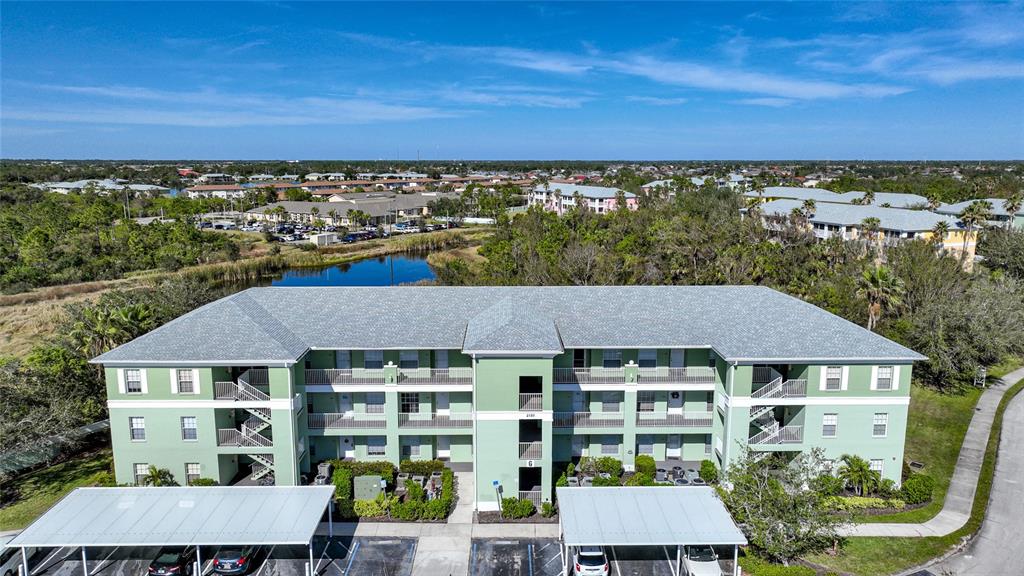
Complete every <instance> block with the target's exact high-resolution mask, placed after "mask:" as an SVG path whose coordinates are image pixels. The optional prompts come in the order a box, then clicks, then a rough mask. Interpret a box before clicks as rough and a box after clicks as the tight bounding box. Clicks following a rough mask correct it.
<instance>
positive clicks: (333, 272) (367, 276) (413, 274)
mask: <svg viewBox="0 0 1024 576" xmlns="http://www.w3.org/2000/svg"><path fill="white" fill-rule="evenodd" d="M434 278H435V276H434V271H433V270H431V269H430V266H429V265H428V264H427V258H426V256H416V255H409V254H402V255H397V256H382V257H380V258H367V259H366V260H359V261H357V262H352V263H349V264H338V265H336V266H327V267H325V268H301V269H295V270H288V271H287V272H285V273H284V274H282V275H281V277H280V278H275V279H274V280H273V281H272V282H271V285H272V286H397V285H399V284H410V283H413V282H419V281H420V280H433V279H434Z"/></svg>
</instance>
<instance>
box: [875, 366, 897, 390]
mask: <svg viewBox="0 0 1024 576" xmlns="http://www.w3.org/2000/svg"><path fill="white" fill-rule="evenodd" d="M893 372H894V370H893V367H892V366H879V367H878V379H877V380H876V381H875V389H876V390H892V377H893Z"/></svg>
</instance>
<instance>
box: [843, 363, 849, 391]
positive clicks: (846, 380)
mask: <svg viewBox="0 0 1024 576" xmlns="http://www.w3.org/2000/svg"><path fill="white" fill-rule="evenodd" d="M849 384H850V367H849V366H843V386H842V389H843V390H846V389H847V388H848V387H849Z"/></svg>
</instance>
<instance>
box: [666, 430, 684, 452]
mask: <svg viewBox="0 0 1024 576" xmlns="http://www.w3.org/2000/svg"><path fill="white" fill-rule="evenodd" d="M682 446H683V440H682V436H680V435H679V434H669V436H668V444H667V445H666V447H665V457H667V458H682V456H683V450H682Z"/></svg>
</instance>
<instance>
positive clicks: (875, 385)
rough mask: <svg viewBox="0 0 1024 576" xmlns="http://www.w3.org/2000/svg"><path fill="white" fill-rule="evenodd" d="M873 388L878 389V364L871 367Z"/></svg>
mask: <svg viewBox="0 0 1024 576" xmlns="http://www.w3.org/2000/svg"><path fill="white" fill-rule="evenodd" d="M871 389H872V390H878V366H872V367H871Z"/></svg>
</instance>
